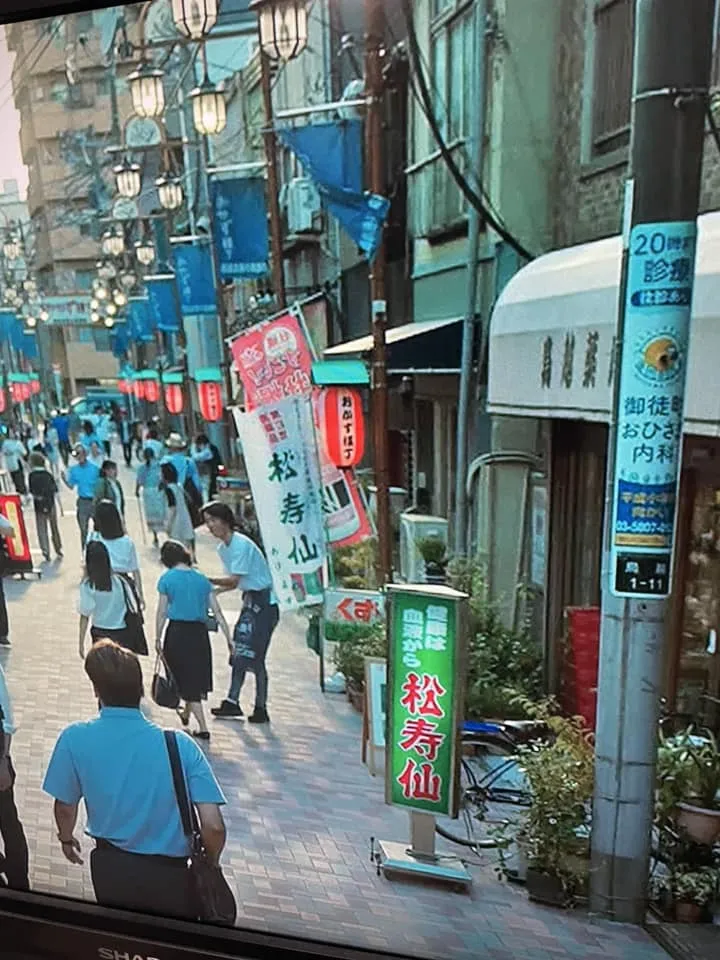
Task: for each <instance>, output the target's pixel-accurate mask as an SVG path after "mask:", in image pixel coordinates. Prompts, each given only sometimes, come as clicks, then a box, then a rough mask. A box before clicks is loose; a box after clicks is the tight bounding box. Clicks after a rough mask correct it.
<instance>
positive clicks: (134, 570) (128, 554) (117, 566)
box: [88, 500, 145, 609]
mask: <svg viewBox="0 0 720 960" xmlns="http://www.w3.org/2000/svg"><path fill="white" fill-rule="evenodd" d="M92 540H97V541H99V542H100V543H102V544H104V545H105V548H106V549H107V552H108V554H109V555H110V566H111V567H112V570H113V573H119V574H121V575H122V576H123V577H124V578H125V579H126V580H127V582H128V586H129V587H130V589H131V591H132V593H133V594H134V595H135V597H136V599H137V602H138V605H139V607H140V609H142V608H143V607H144V606H145V599H144V595H143V584H142V576H141V573H140V560H139V559H138V553H137V549H136V547H135V543H134V541H133V540H132V539H131V538H130V537H129V536H128V535H127V533H126V532H125V527H124V525H123V521H122V517H121V516H120V511H119V510H118V509H117V507H116V506H115V504H114V503H113V502H112V501H111V500H101V501H100V502H99V503H98V504H97V506H96V507H95V519H94V529H93V531H92V533H91V534H90V535H89V537H88V541H92Z"/></svg>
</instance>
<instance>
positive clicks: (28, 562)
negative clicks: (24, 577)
mask: <svg viewBox="0 0 720 960" xmlns="http://www.w3.org/2000/svg"><path fill="white" fill-rule="evenodd" d="M0 513H2V514H3V515H4V516H5V517H7V519H8V520H9V521H10V523H11V524H12V525H13V530H14V531H15V532H14V533H13V535H12V536H11V537H5V543H6V545H7V551H8V558H9V564H8V572H9V573H26V572H27V571H29V570H32V566H33V563H32V556H31V554H30V541H29V540H28V535H27V527H26V526H25V517H24V516H23V510H22V502H21V499H20V494H19V493H0Z"/></svg>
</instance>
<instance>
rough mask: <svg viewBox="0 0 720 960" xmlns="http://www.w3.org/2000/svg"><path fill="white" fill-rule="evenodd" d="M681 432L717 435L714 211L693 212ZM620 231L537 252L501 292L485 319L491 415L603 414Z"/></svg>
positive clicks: (719, 237) (719, 228) (717, 222)
mask: <svg viewBox="0 0 720 960" xmlns="http://www.w3.org/2000/svg"><path fill="white" fill-rule="evenodd" d="M698 227H699V239H698V251H697V259H696V272H695V285H694V293H693V308H692V323H691V333H690V353H689V359H688V380H687V396H686V417H685V432H686V433H699V434H705V435H711V436H720V388H719V387H716V386H715V383H717V382H718V379H719V378H718V373H719V372H720V212H713V213H706V214H703V215H702V216H701V217H699V218H698ZM621 257H622V243H621V239H620V237H611V238H610V239H608V240H598V241H596V242H594V243H586V244H582V245H580V246H577V247H568V248H566V249H564V250H556V251H553V252H552V253H548V254H545V255H544V256H542V257H539V258H538V259H537V260H534V261H533V262H532V263H530V264H528V265H527V266H526V267H524V268H523V269H522V270H520V271H519V272H518V273H517V274H516V275H515V276H514V277H513V278H512V280H510V282H509V283H508V284H507V286H506V287H505V289H504V290H503V292H502V294H501V296H500V298H499V299H498V302H497V304H496V306H495V309H494V310H493V314H492V319H491V324H490V347H489V349H490V356H489V365H488V369H489V383H488V406H489V409H490V411H491V412H492V413H497V414H511V415H522V416H534V417H555V418H562V419H580V420H608V419H609V415H610V407H611V402H612V396H611V381H612V371H611V369H610V362H611V356H612V349H613V341H614V337H615V333H616V328H617V306H618V288H619V284H620V267H621Z"/></svg>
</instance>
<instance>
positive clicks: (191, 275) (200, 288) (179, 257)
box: [173, 243, 217, 317]
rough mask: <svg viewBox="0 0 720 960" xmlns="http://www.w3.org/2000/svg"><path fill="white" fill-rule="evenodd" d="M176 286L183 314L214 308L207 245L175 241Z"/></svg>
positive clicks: (198, 313) (214, 310)
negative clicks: (176, 242)
mask: <svg viewBox="0 0 720 960" xmlns="http://www.w3.org/2000/svg"><path fill="white" fill-rule="evenodd" d="M173 258H174V260H175V274H176V277H177V289H178V294H179V295H180V309H181V311H182V314H183V316H189V317H192V316H200V315H202V314H213V313H216V312H217V297H216V294H215V278H214V275H213V263H212V253H211V250H210V245H209V244H207V243H204V244H194V243H178V244H176V245H175V247H174V249H173Z"/></svg>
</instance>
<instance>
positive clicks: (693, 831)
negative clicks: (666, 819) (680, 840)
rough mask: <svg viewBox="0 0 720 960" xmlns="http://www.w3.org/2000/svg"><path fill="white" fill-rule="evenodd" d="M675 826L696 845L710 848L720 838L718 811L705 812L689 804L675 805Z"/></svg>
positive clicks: (703, 809)
mask: <svg viewBox="0 0 720 960" xmlns="http://www.w3.org/2000/svg"><path fill="white" fill-rule="evenodd" d="M677 809H678V816H677V825H678V827H680V828H681V829H682V830H684V831H685V832H686V833H687V835H688V836H689V837H690V838H691V839H692V840H694V841H695V842H696V843H701V844H703V845H704V846H707V847H711V846H712V845H713V844H714V843H715V841H716V840H717V838H718V837H720V810H706V809H705V808H704V807H696V806H693V804H691V803H679V804H678V805H677Z"/></svg>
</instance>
